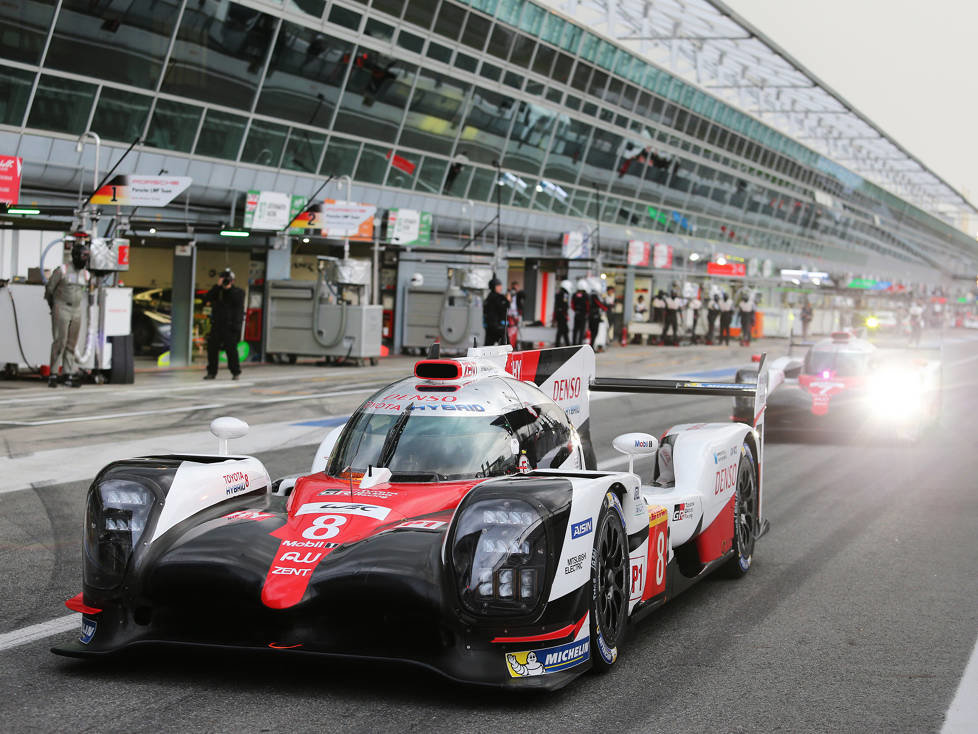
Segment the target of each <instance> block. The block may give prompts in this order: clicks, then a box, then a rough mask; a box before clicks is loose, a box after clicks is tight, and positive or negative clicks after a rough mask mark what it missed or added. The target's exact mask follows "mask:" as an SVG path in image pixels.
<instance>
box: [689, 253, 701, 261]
mask: <svg viewBox="0 0 978 734" xmlns="http://www.w3.org/2000/svg"><path fill="white" fill-rule="evenodd" d="M699 259H700V254H699V253H698V252H691V253H689V260H690V262H696V261H697V260H699Z"/></svg>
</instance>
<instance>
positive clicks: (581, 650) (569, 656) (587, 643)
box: [506, 638, 591, 678]
mask: <svg viewBox="0 0 978 734" xmlns="http://www.w3.org/2000/svg"><path fill="white" fill-rule="evenodd" d="M590 657H591V640H589V639H587V638H585V639H583V640H578V641H576V642H568V643H566V644H564V645H558V646H557V647H547V648H544V649H542V650H525V651H523V652H511V653H507V654H506V668H507V669H508V670H509V674H510V676H511V677H513V678H526V677H529V676H533V675H547V674H549V673H559V672H560V671H562V670H567V669H568V668H573V667H574V666H575V665H580V664H581V663H583V662H587V661H588V660H589V659H590Z"/></svg>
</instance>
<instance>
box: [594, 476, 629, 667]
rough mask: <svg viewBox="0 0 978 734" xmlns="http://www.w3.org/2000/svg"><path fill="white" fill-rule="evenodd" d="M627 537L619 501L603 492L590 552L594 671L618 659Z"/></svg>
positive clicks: (624, 612)
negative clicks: (592, 547) (592, 549)
mask: <svg viewBox="0 0 978 734" xmlns="http://www.w3.org/2000/svg"><path fill="white" fill-rule="evenodd" d="M628 573H629V560H628V537H627V536H626V535H625V519H624V512H623V511H622V508H621V502H619V501H618V498H617V497H616V496H615V495H614V494H612V493H611V492H607V493H606V494H605V498H604V501H603V502H602V503H601V511H600V512H599V513H598V522H597V526H596V529H595V533H594V551H593V552H592V553H591V602H590V606H589V610H590V614H589V615H588V617H589V618H590V625H591V661H592V667H593V669H594V670H595V671H596V672H598V673H607V672H608V671H609V670H611V669H612V668H613V667H614V665H615V662H617V660H618V645H620V644H621V643H622V641H623V640H624V638H625V627H626V625H627V623H628V597H629V586H628Z"/></svg>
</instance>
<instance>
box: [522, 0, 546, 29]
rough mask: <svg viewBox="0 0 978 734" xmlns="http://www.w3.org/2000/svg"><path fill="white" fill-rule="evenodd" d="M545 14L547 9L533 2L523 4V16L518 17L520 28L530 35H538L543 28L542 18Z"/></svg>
mask: <svg viewBox="0 0 978 734" xmlns="http://www.w3.org/2000/svg"><path fill="white" fill-rule="evenodd" d="M546 16H547V11H546V10H544V9H543V8H541V7H539V6H538V5H534V4H533V3H527V4H526V5H524V6H523V16H522V17H521V18H520V28H521V29H522V30H524V31H526V32H527V33H529V34H530V35H531V36H539V35H540V30H541V29H542V28H543V19H544V18H545V17H546Z"/></svg>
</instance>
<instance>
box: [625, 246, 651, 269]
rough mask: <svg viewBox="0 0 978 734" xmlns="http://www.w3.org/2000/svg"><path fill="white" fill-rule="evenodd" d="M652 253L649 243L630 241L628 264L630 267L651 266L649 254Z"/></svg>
mask: <svg viewBox="0 0 978 734" xmlns="http://www.w3.org/2000/svg"><path fill="white" fill-rule="evenodd" d="M650 251H651V245H649V243H648V242H642V241H641V240H629V241H628V264H629V265H639V266H641V265H648V264H649V252H650Z"/></svg>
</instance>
